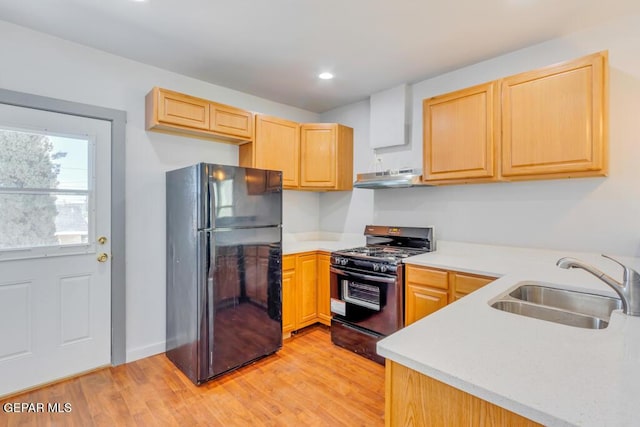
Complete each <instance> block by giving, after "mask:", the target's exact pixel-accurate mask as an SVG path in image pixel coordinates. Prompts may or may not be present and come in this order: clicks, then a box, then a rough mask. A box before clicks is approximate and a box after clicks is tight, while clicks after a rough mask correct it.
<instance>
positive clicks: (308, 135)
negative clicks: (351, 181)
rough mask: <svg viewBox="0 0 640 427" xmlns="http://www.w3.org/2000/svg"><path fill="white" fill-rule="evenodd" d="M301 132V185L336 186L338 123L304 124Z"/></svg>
mask: <svg viewBox="0 0 640 427" xmlns="http://www.w3.org/2000/svg"><path fill="white" fill-rule="evenodd" d="M300 132H301V137H300V186H301V187H308V188H334V187H336V161H337V155H336V153H337V139H336V138H337V135H336V125H335V124H317V123H312V124H304V125H302V126H301V128H300Z"/></svg>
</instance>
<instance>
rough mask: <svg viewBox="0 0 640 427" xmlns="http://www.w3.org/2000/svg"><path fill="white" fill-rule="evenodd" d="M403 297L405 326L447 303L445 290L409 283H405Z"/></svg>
mask: <svg viewBox="0 0 640 427" xmlns="http://www.w3.org/2000/svg"><path fill="white" fill-rule="evenodd" d="M405 298H406V311H405V319H404V324H405V326H406V325H410V324H411V323H413V322H415V321H416V320H419V319H422V318H423V317H425V316H428V315H429V314H431V313H433V312H435V311H438V310H440V309H441V308H442V307H444V306H445V305H447V291H443V290H440V289H436V288H427V287H425V286H420V285H416V284H411V283H409V284H407V287H406V296H405Z"/></svg>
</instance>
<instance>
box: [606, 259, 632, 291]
mask: <svg viewBox="0 0 640 427" xmlns="http://www.w3.org/2000/svg"><path fill="white" fill-rule="evenodd" d="M601 255H602V256H603V257H605V258H607V259H610V260H611V261H613V262H615V263H616V264H618V265H619V266H621V267H622V268H623V269H624V273H623V275H622V286H626V285H627V284H628V283H630V282H638V281H640V273H638V272H637V271H635V270H634V269H633V268H631V267H627V266H626V265H624V264H623V263H621V262H620V261H618V260H617V259H615V258H613V257H610V256H609V255H605V254H601Z"/></svg>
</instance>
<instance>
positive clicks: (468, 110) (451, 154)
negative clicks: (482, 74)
mask: <svg viewBox="0 0 640 427" xmlns="http://www.w3.org/2000/svg"><path fill="white" fill-rule="evenodd" d="M498 105H499V104H498V90H497V83H496V82H491V83H486V84H483V85H479V86H474V87H471V88H467V89H463V90H459V91H456V92H452V93H448V94H446V95H441V96H436V97H434V98H430V99H425V100H424V102H423V114H424V170H423V179H424V180H425V181H429V182H431V183H438V182H442V183H448V182H456V181H491V180H495V179H496V176H497V174H496V161H495V159H496V147H498V146H499V144H498V139H499V132H497V129H498V124H497V119H498V112H499V107H498Z"/></svg>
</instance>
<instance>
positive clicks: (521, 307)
mask: <svg viewBox="0 0 640 427" xmlns="http://www.w3.org/2000/svg"><path fill="white" fill-rule="evenodd" d="M518 285H519V286H518V287H517V288H515V289H513V290H511V291H508V292H506V293H505V294H503V295H501V296H499V297H498V299H497V300H495V301H493V302H491V303H490V304H491V307H493V308H496V309H498V310H502V311H506V312H509V313H514V314H519V315H521V316H527V317H533V318H535V319H540V320H546V321H549V322H555V323H561V324H563V325H569V326H575V327H578V328H587V329H604V328H606V327H607V326H608V325H609V319H610V317H611V312H612V311H613V310H617V309H620V308H622V301H621V300H620V299H618V298H613V297H607V296H602V295H596V294H589V293H585V292H577V291H571V290H567V289H559V288H554V287H551V286H549V285H548V284H546V283H541V282H533V281H525V282H520V283H518Z"/></svg>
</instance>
